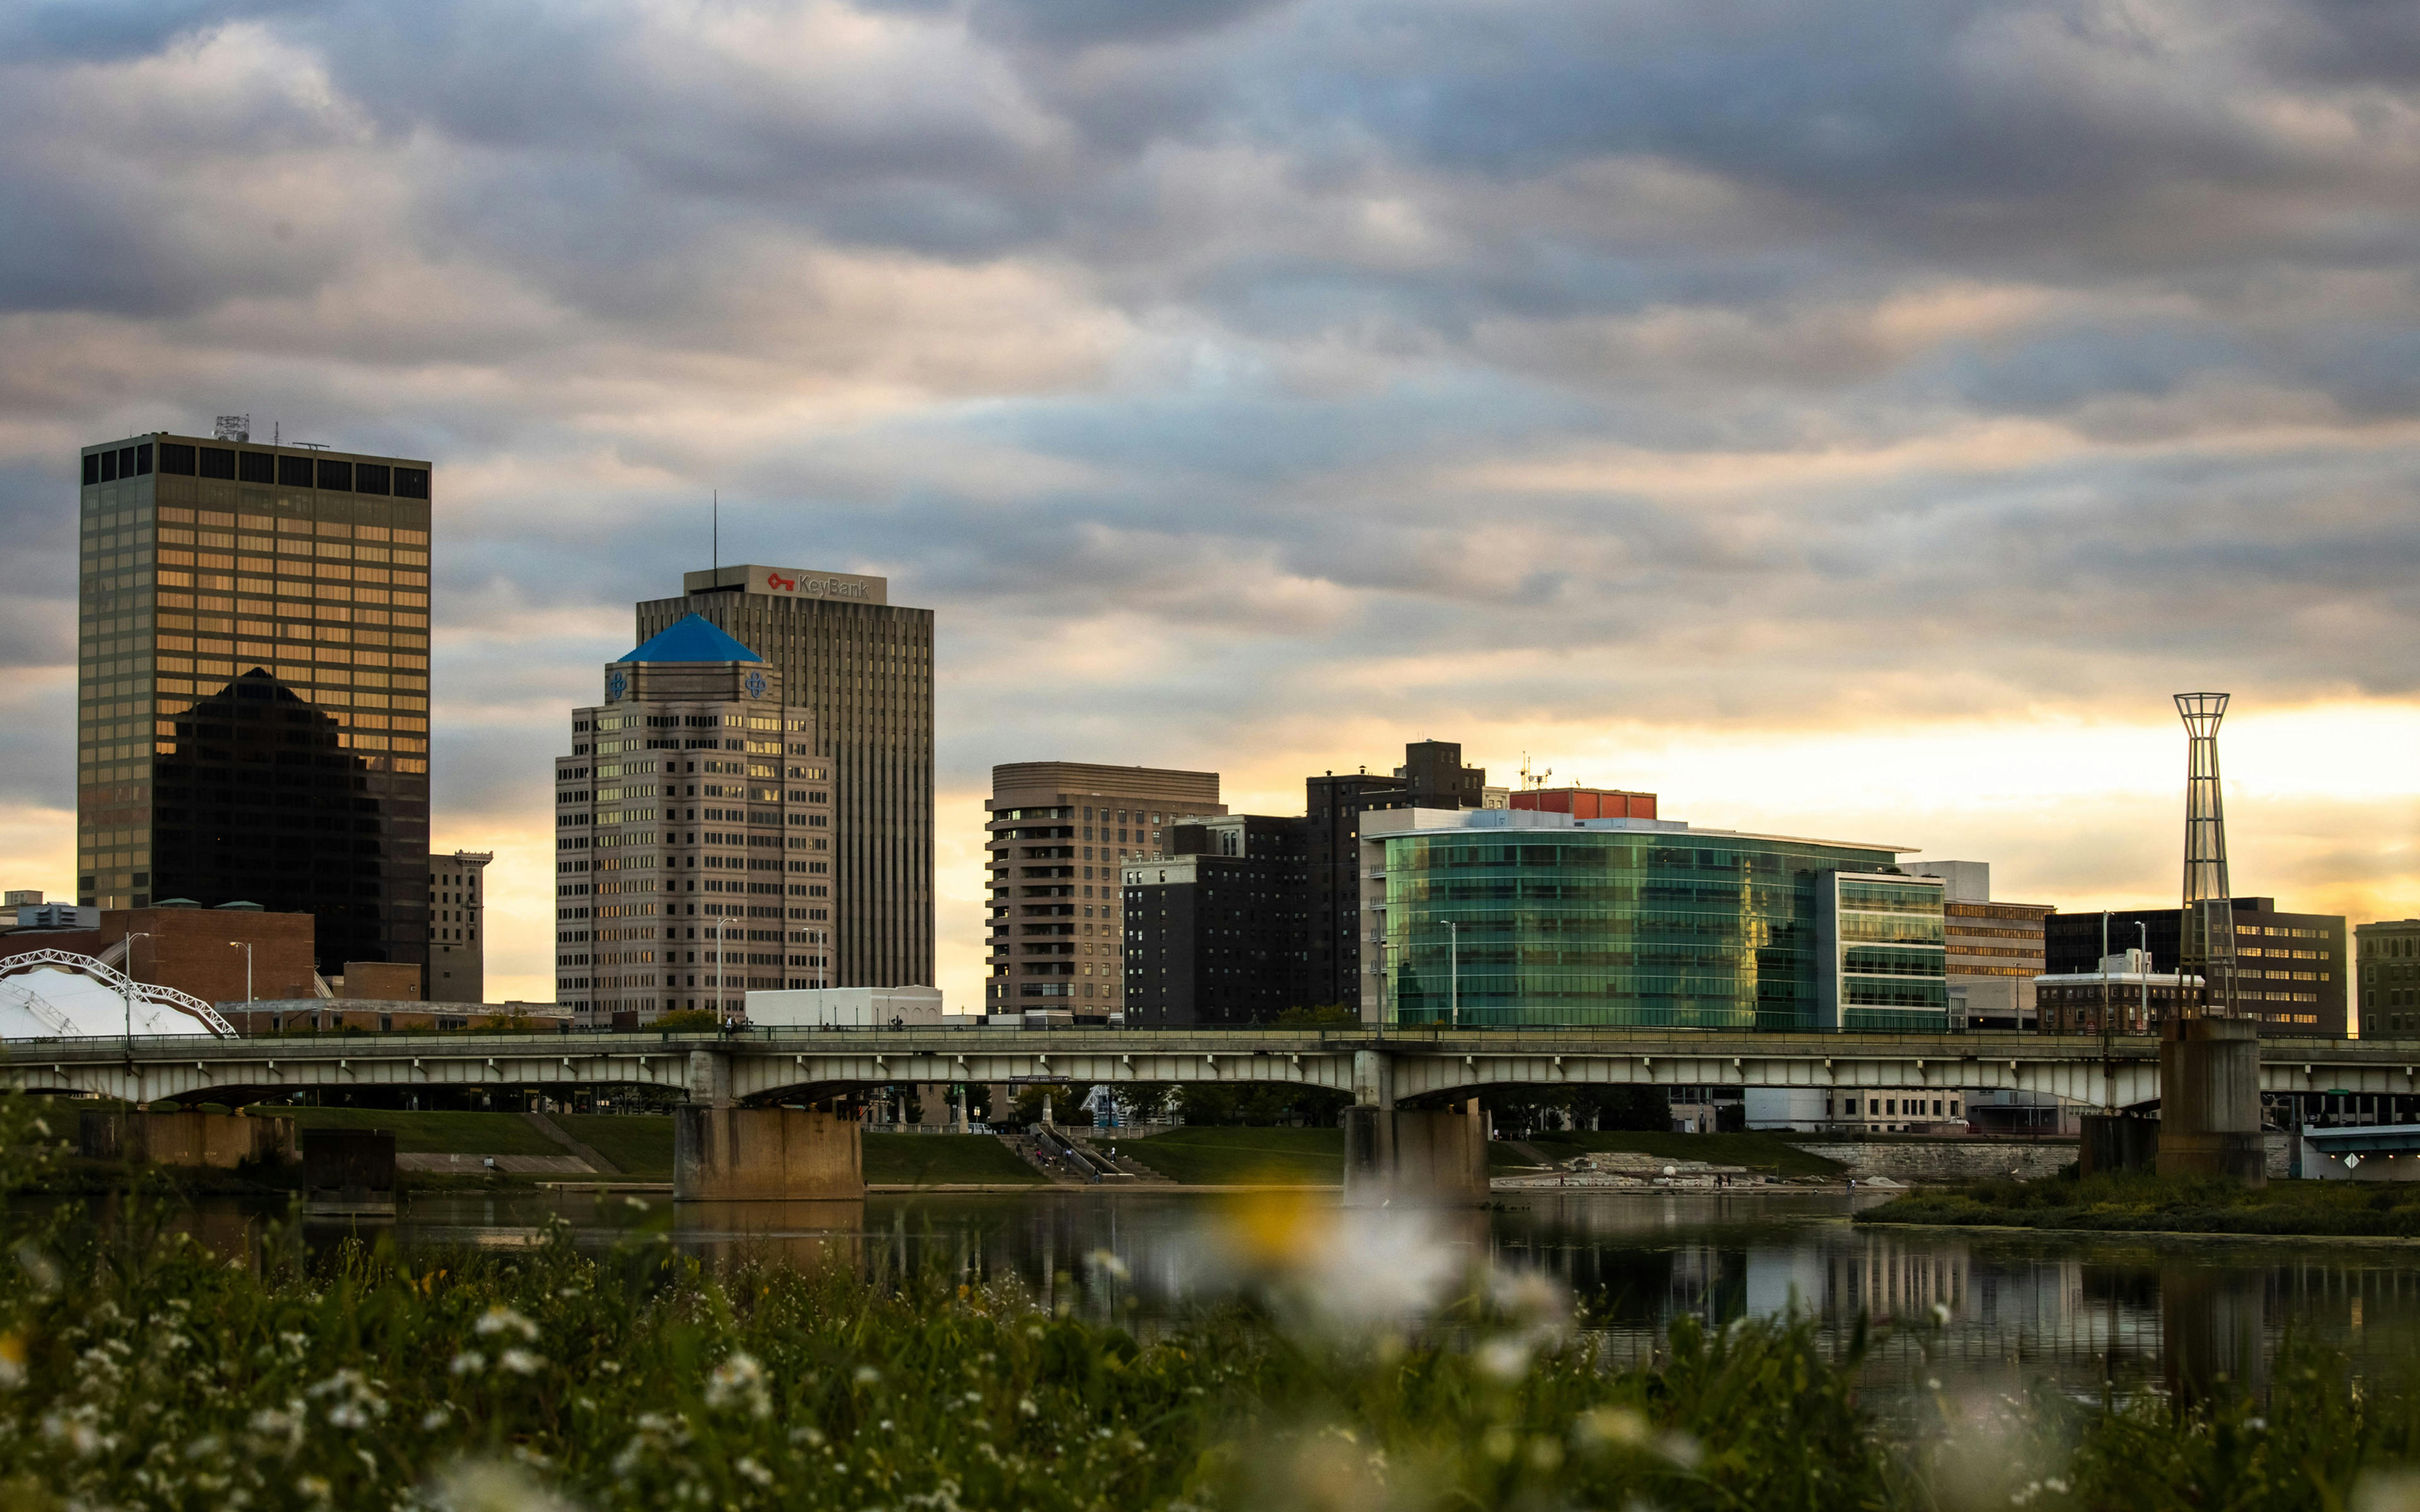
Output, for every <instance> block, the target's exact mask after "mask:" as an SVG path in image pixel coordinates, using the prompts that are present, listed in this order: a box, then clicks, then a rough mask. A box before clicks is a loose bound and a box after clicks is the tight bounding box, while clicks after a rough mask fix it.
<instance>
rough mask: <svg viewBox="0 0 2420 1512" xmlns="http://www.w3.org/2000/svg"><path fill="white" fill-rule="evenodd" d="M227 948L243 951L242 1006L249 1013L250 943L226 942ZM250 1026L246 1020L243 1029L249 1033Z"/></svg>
mask: <svg viewBox="0 0 2420 1512" xmlns="http://www.w3.org/2000/svg"><path fill="white" fill-rule="evenodd" d="M227 947H228V949H237V948H240V949H242V951H243V1006H244V1009H245V1011H247V1012H249V1011H251V1008H252V942H251V941H250V940H229V941H227ZM251 1027H252V1025H251V1023H250V1022H249V1020H247V1021H246V1023H245V1024H244V1028H245V1029H246V1030H247V1031H249V1030H250V1029H251Z"/></svg>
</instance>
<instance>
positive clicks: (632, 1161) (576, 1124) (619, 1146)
mask: <svg viewBox="0 0 2420 1512" xmlns="http://www.w3.org/2000/svg"><path fill="white" fill-rule="evenodd" d="M547 1117H548V1118H550V1119H553V1120H554V1122H555V1126H556V1127H557V1128H560V1129H561V1130H562V1131H563V1132H564V1133H565V1134H569V1135H570V1136H571V1137H572V1138H574V1139H577V1140H579V1141H580V1142H581V1143H582V1144H583V1145H586V1146H587V1147H588V1148H589V1149H594V1150H595V1151H597V1153H598V1154H600V1155H602V1156H604V1157H605V1158H606V1159H607V1160H610V1161H612V1162H613V1165H614V1166H615V1167H616V1168H617V1169H618V1170H619V1171H620V1172H621V1174H622V1175H624V1176H628V1177H634V1178H636V1179H638V1180H643V1181H669V1180H672V1179H673V1120H672V1118H671V1116H670V1115H669V1114H662V1113H631V1114H625V1115H619V1116H617V1115H614V1114H611V1113H550V1114H548V1115H547Z"/></svg>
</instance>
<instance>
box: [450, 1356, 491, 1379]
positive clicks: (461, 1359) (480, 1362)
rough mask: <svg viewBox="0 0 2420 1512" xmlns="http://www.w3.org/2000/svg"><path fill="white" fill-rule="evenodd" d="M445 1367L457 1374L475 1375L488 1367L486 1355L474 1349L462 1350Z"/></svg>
mask: <svg viewBox="0 0 2420 1512" xmlns="http://www.w3.org/2000/svg"><path fill="white" fill-rule="evenodd" d="M445 1368H446V1369H447V1370H449V1371H451V1372H453V1373H454V1374H455V1375H458V1376H472V1375H476V1374H478V1373H479V1372H480V1371H482V1370H485V1369H487V1368H488V1357H487V1356H486V1355H484V1354H481V1353H480V1352H479V1351H478V1350H463V1351H462V1352H461V1353H459V1354H458V1355H456V1356H455V1357H454V1362H453V1364H451V1365H447V1366H446V1367H445Z"/></svg>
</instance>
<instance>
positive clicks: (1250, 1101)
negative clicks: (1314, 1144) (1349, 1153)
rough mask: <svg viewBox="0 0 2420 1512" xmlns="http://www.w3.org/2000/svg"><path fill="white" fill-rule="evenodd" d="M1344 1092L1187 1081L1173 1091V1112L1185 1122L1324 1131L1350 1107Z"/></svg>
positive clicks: (1252, 1083) (1258, 1084) (1351, 1099)
mask: <svg viewBox="0 0 2420 1512" xmlns="http://www.w3.org/2000/svg"><path fill="white" fill-rule="evenodd" d="M1352 1102H1353V1098H1352V1096H1351V1094H1350V1093H1346V1092H1330V1091H1326V1090H1325V1089H1323V1088H1316V1087H1290V1086H1287V1085H1286V1084H1284V1083H1282V1082H1242V1083H1235V1082H1187V1083H1185V1084H1184V1085H1182V1086H1181V1087H1179V1088H1177V1092H1176V1107H1177V1112H1178V1113H1179V1114H1180V1115H1182V1116H1183V1118H1184V1119H1185V1121H1186V1122H1187V1123H1211V1124H1255V1125H1264V1126H1265V1125H1268V1124H1278V1123H1297V1122H1299V1123H1307V1124H1311V1125H1312V1126H1313V1127H1316V1128H1326V1127H1327V1126H1328V1125H1329V1124H1332V1123H1334V1122H1335V1121H1336V1116H1337V1115H1338V1114H1339V1113H1342V1111H1343V1110H1344V1109H1345V1108H1346V1107H1348V1106H1349V1105H1351V1103H1352Z"/></svg>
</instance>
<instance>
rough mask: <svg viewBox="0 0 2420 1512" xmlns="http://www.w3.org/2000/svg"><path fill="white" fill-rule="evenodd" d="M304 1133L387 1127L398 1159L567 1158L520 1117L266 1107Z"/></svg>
mask: <svg viewBox="0 0 2420 1512" xmlns="http://www.w3.org/2000/svg"><path fill="white" fill-rule="evenodd" d="M259 1111H260V1112H261V1113H262V1114H263V1115H264V1116H271V1117H278V1118H291V1119H293V1120H294V1128H295V1132H296V1133H297V1134H300V1133H301V1132H302V1131H303V1130H305V1129H383V1130H385V1131H386V1132H387V1133H389V1134H393V1135H395V1151H396V1154H398V1155H424V1154H425V1155H567V1154H569V1153H571V1151H569V1150H567V1149H564V1148H563V1147H562V1146H561V1145H558V1144H556V1143H555V1142H554V1141H553V1140H551V1139H549V1138H548V1137H547V1136H546V1135H544V1134H540V1133H538V1131H537V1130H536V1129H535V1128H533V1127H531V1125H530V1122H529V1120H528V1119H524V1118H522V1117H521V1116H520V1114H518V1113H396V1112H390V1111H388V1110H386V1109H383V1108H302V1107H293V1108H289V1107H278V1108H262V1109H260V1110H259Z"/></svg>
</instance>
